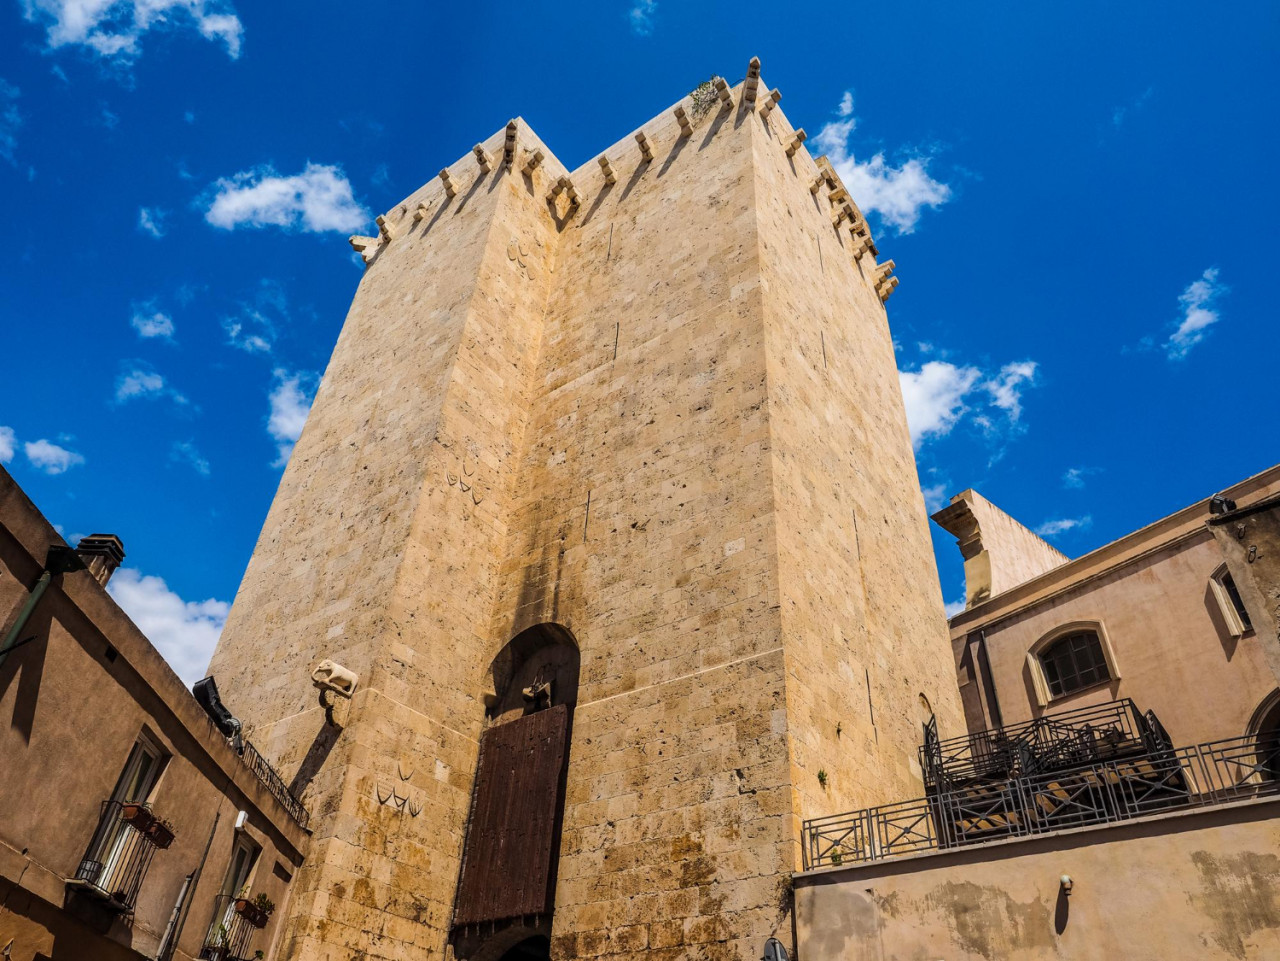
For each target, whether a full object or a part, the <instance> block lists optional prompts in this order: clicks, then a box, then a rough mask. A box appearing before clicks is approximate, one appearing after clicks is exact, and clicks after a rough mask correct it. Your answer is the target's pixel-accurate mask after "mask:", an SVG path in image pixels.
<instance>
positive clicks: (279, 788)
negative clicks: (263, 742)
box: [240, 741, 310, 828]
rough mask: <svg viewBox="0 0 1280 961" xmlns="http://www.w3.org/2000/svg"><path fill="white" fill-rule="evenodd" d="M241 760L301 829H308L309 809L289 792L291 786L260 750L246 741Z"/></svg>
mask: <svg viewBox="0 0 1280 961" xmlns="http://www.w3.org/2000/svg"><path fill="white" fill-rule="evenodd" d="M240 760H242V761H243V762H244V764H245V767H247V768H248V769H249V770H250V771H252V772H253V774H254V776H255V777H256V778H257V779H258V780H259V781H261V782H262V783H263V785H264V786H265V787H266V789H267V790H268V791H270V792H271V796H272V797H273V798H275V799H276V800H277V801H279V802H280V804H281V805H282V806H283V807H284V809H285V810H286V811H288V812H289V817H291V818H293V819H294V820H295V821H297V822H298V825H299V827H302V828H306V827H307V824H308V822H309V821H310V816H309V815H308V814H307V809H306V808H304V807H303V806H302V802H301V801H299V800H298V799H297V798H296V797H294V796H293V792H291V791H290V790H289V785H287V784H285V783H284V779H283V778H281V777H280V775H279V774H277V773H276V769H275V768H273V767H272V766H271V762H269V761H268V760H267V759H266V758H265V757H263V756H262V755H261V754H259V753H258V749H257V748H256V747H254V746H253V745H252V744H251V743H250V742H248V741H245V742H244V743H243V745H242V749H241V751H240Z"/></svg>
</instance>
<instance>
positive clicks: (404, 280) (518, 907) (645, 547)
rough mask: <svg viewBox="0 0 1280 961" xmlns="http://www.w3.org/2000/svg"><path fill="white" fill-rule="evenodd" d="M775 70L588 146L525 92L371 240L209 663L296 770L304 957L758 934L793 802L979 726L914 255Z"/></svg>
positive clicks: (288, 937)
mask: <svg viewBox="0 0 1280 961" xmlns="http://www.w3.org/2000/svg"><path fill="white" fill-rule="evenodd" d="M758 70H759V67H758V63H753V64H752V66H751V68H750V72H749V75H748V77H747V79H746V80H745V81H744V82H743V83H742V84H739V85H737V86H735V87H732V88H731V87H729V86H728V85H727V84H725V83H724V82H723V81H716V82H709V83H707V84H705V85H703V86H702V87H701V88H699V89H698V90H696V91H694V92H693V93H692V94H691V95H690V96H688V97H685V98H683V99H682V100H680V101H679V102H678V103H677V104H675V105H674V106H673V108H672V109H670V110H668V111H666V112H664V113H663V114H662V115H661V116H659V117H657V118H655V119H654V120H652V121H650V122H648V123H646V124H645V125H644V126H643V127H642V128H641V129H640V130H638V131H636V132H635V133H634V134H632V135H628V136H627V137H625V138H623V139H622V140H621V141H620V142H618V143H616V144H614V145H612V146H610V147H608V148H607V149H606V150H605V151H604V153H602V154H601V155H599V156H598V157H593V158H591V159H590V160H589V161H588V162H586V163H585V164H583V165H581V166H580V167H578V168H577V169H575V170H573V171H572V172H569V171H567V170H566V169H565V167H564V166H563V165H562V164H561V163H560V162H559V161H558V160H557V159H556V157H555V156H554V155H553V154H552V152H551V150H550V148H549V147H547V146H546V145H545V144H543V143H542V142H541V141H540V140H539V139H538V137H537V136H536V135H535V134H534V132H533V131H532V130H531V129H530V128H529V127H528V125H527V124H525V123H524V122H523V121H521V120H513V121H512V122H511V123H510V124H509V125H508V126H507V127H506V129H504V130H500V131H499V132H498V133H496V134H495V135H494V136H492V137H490V138H488V139H487V140H486V141H484V142H483V143H481V144H477V145H476V147H475V149H474V151H473V152H471V153H469V154H467V155H466V156H465V157H464V158H463V159H462V160H460V161H458V162H457V163H455V164H452V165H451V166H450V167H448V168H446V169H445V170H444V171H442V172H441V174H440V177H439V178H437V179H435V180H433V181H432V182H430V183H428V184H427V185H426V186H424V187H422V188H421V189H419V190H417V191H415V192H414V193H413V194H412V195H410V196H409V197H407V198H405V200H404V201H403V202H401V203H399V204H397V205H395V206H394V207H392V208H391V209H390V210H389V211H388V212H387V213H386V214H385V215H384V216H383V217H381V218H379V226H380V236H378V237H376V238H353V244H354V245H355V246H356V248H357V249H359V250H361V251H362V253H363V256H364V258H365V260H366V263H367V269H366V272H365V275H364V277H363V279H362V281H361V283H360V286H359V289H358V290H357V292H356V295H355V300H354V302H353V304H352V307H351V311H350V313H349V315H348V317H347V320H346V324H345V326H344V328H343V331H342V334H341V336H340V337H339V340H338V344H337V347H336V348H335V351H334V354H333V357H332V359H331V361H330V363H329V366H328V369H327V371H326V373H325V376H324V380H323V382H322V383H321V385H320V388H319V391H318V393H317V395H316V399H315V403H314V405H313V407H312V409H311V414H310V417H309V419H308V422H307V425H306V429H305V430H304V431H303V434H302V436H301V438H300V440H299V442H298V445H297V447H296V449H295V451H294V454H293V457H292V460H291V462H290V464H289V466H288V468H287V469H286V471H285V474H284V478H283V480H282V482H281V485H280V489H279V492H278V494H277V496H276V499H275V502H274V503H273V505H272V507H271V511H270V513H269V515H268V517H267V520H266V524H265V526H264V528H263V532H262V535H261V537H260V539H259V541H258V545H257V548H256V549H255V551H254V554H253V557H252V559H251V561H250V563H249V567H248V571H247V572H246V575H245V578H244V581H243V583H242V585H241V587H240V591H239V593H238V595H237V597H236V601H235V604H234V606H233V608H232V611H231V614H230V617H229V619H228V621H227V625H226V629H225V631H224V633H223V635H222V640H221V642H220V644H219V646H218V649H217V652H216V654H215V655H214V659H213V663H212V665H211V668H210V671H211V673H212V674H213V675H215V676H216V677H217V679H218V683H219V684H220V686H221V687H222V689H223V690H224V691H225V692H226V693H227V702H228V705H229V706H230V707H231V709H232V710H233V711H236V712H237V713H240V714H242V715H243V717H244V719H245V720H246V722H247V724H248V725H249V728H250V730H251V732H252V736H253V738H254V740H255V741H256V742H257V743H259V744H261V745H263V746H264V750H266V752H267V754H268V756H269V757H271V758H272V760H273V761H274V762H276V763H277V764H278V765H279V766H280V767H281V769H282V770H284V771H286V772H293V771H303V772H305V775H300V776H299V779H300V782H301V783H302V785H303V794H302V797H303V800H304V801H305V802H306V803H307V804H308V806H309V807H310V808H311V810H312V813H313V817H314V825H315V830H316V837H315V840H314V842H313V845H312V853H311V856H310V857H309V859H308V861H307V863H306V864H305V865H304V866H303V869H302V871H301V872H300V874H299V879H298V882H297V887H296V892H295V895H294V897H293V899H292V901H291V904H290V908H289V917H288V919H287V922H286V933H285V938H284V941H283V944H282V953H281V957H282V958H289V959H308V961H309V959H320V958H326V959H328V958H347V957H351V956H359V957H362V958H370V959H374V958H378V959H406V958H441V957H445V956H446V954H447V953H452V954H453V955H456V956H459V957H474V958H477V959H489V958H497V957H499V956H502V955H503V954H504V952H507V951H510V952H511V953H510V955H509V956H510V957H513V958H514V957H547V956H552V957H556V958H580V957H598V956H603V955H610V956H614V957H620V958H623V957H641V956H644V957H655V956H656V957H671V958H677V957H701V958H726V959H727V958H736V959H743V961H746V959H755V958H758V957H760V954H761V952H762V949H763V945H764V943H765V941H766V940H767V939H768V938H770V937H776V938H778V939H780V940H781V941H783V942H784V943H787V944H790V943H791V941H792V918H791V901H790V896H791V895H790V891H791V887H790V877H791V873H792V871H793V870H794V869H795V868H796V867H797V865H798V864H799V859H800V851H799V832H800V825H801V822H802V820H803V819H804V818H806V817H810V816H813V815H815V814H820V813H825V812H827V811H837V810H842V809H845V808H847V807H850V806H855V805H862V804H872V803H877V802H879V801H881V800H888V799H890V798H892V797H896V796H900V795H902V794H903V793H912V792H916V791H918V790H919V789H920V783H921V781H920V776H921V773H920V769H919V766H918V762H917V758H916V743H917V740H918V733H917V732H918V730H919V725H920V722H921V720H922V718H924V717H927V716H928V715H929V714H931V713H936V714H937V715H938V716H939V717H941V718H943V719H945V723H946V724H948V725H952V726H959V725H960V724H961V723H962V721H961V709H960V703H959V698H958V696H957V693H956V690H955V683H954V679H953V674H952V666H951V662H950V656H949V653H948V650H947V645H946V638H945V629H944V624H945V621H944V617H943V614H942V600H941V593H940V590H939V586H938V580H937V575H936V572H935V570H934V566H933V563H932V560H931V556H930V548H929V535H928V530H927V523H928V520H927V516H926V514H925V510H924V505H923V502H922V498H921V494H920V491H919V486H918V482H917V476H916V470H915V463H914V459H913V454H912V447H911V439H910V436H909V433H908V430H907V424H906V418H905V414H904V410H903V403H902V397H901V393H900V390H899V387H898V381H897V372H896V366H895V363H894V356H893V346H892V339H891V336H890V333H889V329H888V325H887V321H886V314H885V309H884V306H883V300H884V298H886V297H887V296H888V294H889V292H890V291H891V290H892V288H893V286H894V284H896V280H894V279H893V278H892V277H891V276H890V273H891V271H892V262H886V263H882V264H877V260H876V252H875V248H874V244H873V243H872V240H871V237H870V234H869V232H868V229H867V225H866V222H865V220H864V219H863V218H862V217H861V215H860V213H859V212H858V211H857V209H856V207H855V206H854V205H853V204H852V202H851V201H850V200H849V198H848V194H847V191H846V190H845V189H844V187H843V185H842V184H840V183H839V179H838V177H837V176H836V175H835V173H834V171H833V170H832V169H831V167H830V165H829V164H826V163H825V162H824V161H821V160H818V161H815V160H814V159H813V158H811V157H810V156H809V155H808V153H807V152H806V151H805V149H804V148H803V146H802V143H803V140H804V135H803V131H797V130H795V129H793V128H792V126H791V125H790V123H788V121H787V119H786V117H785V116H784V114H783V112H782V111H781V110H780V109H778V108H777V106H776V105H777V102H778V97H779V96H780V95H779V94H777V92H776V91H775V92H773V93H770V92H769V91H768V88H767V87H766V86H764V85H763V83H762V82H761V80H760V78H759V74H758ZM321 660H329V661H332V662H336V663H337V664H339V665H341V666H342V667H343V668H344V669H346V670H347V671H348V672H349V673H350V674H352V675H355V676H356V677H357V678H358V681H357V686H356V688H355V693H354V697H353V698H352V700H351V702H350V704H349V708H348V714H347V716H346V718H345V720H344V722H343V731H342V733H341V735H340V736H339V737H338V738H337V739H336V740H326V739H325V738H324V737H323V732H324V731H325V729H326V728H325V721H324V717H323V712H322V710H321V709H320V708H317V707H316V706H315V704H314V696H313V695H314V692H313V691H312V690H311V685H310V681H309V678H310V675H311V673H312V671H313V669H314V668H315V667H316V665H317V664H318V662H320V661H321Z"/></svg>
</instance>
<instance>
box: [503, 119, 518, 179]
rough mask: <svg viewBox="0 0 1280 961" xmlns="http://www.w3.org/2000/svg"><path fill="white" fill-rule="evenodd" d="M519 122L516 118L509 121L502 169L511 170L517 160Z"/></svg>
mask: <svg viewBox="0 0 1280 961" xmlns="http://www.w3.org/2000/svg"><path fill="white" fill-rule="evenodd" d="M518 129H519V124H517V123H516V122H515V121H514V120H509V121H507V139H506V141H505V142H504V143H503V145H502V169H503V170H510V169H511V167H512V165H513V164H514V163H515V162H516V131H517V130H518Z"/></svg>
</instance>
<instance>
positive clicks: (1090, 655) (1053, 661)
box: [1040, 631, 1111, 697]
mask: <svg viewBox="0 0 1280 961" xmlns="http://www.w3.org/2000/svg"><path fill="white" fill-rule="evenodd" d="M1040 666H1041V668H1042V669H1043V670H1044V679H1045V682H1046V683H1047V684H1048V685H1049V694H1050V696H1051V697H1061V696H1062V695H1063V694H1070V693H1071V692H1072V691H1078V690H1080V689H1081V688H1085V687H1090V686H1092V685H1094V684H1097V683H1099V682H1100V681H1108V680H1110V679H1111V672H1110V670H1109V669H1108V667H1107V658H1106V655H1105V654H1103V651H1102V641H1101V640H1100V639H1099V638H1098V634H1097V632H1096V631H1076V632H1074V633H1071V634H1067V635H1065V636H1063V637H1060V638H1058V639H1057V640H1055V641H1054V642H1053V643H1052V644H1050V645H1049V646H1048V647H1047V648H1045V649H1044V650H1043V651H1041V652H1040Z"/></svg>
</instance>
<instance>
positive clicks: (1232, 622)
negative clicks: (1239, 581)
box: [1209, 564, 1253, 637]
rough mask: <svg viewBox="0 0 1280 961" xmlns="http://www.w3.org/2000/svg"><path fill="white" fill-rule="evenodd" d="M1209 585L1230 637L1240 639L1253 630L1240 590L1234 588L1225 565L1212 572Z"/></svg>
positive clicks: (1234, 584) (1232, 580)
mask: <svg viewBox="0 0 1280 961" xmlns="http://www.w3.org/2000/svg"><path fill="white" fill-rule="evenodd" d="M1209 585H1210V587H1212V588H1213V595H1214V597H1216V598H1217V600H1218V608H1219V610H1221V611H1222V619H1223V620H1224V621H1226V623H1227V630H1228V631H1230V632H1231V636H1232V637H1240V636H1241V635H1242V634H1244V633H1245V632H1247V631H1251V630H1253V624H1252V623H1251V622H1250V621H1249V612H1248V611H1247V610H1246V609H1245V606H1244V601H1243V600H1242V599H1241V597H1240V590H1239V589H1238V588H1237V587H1236V582H1235V580H1234V579H1233V578H1232V576H1231V572H1230V571H1229V570H1227V565H1226V564H1223V565H1222V566H1221V567H1219V568H1218V569H1217V570H1216V571H1214V572H1213V577H1212V578H1210V580H1209Z"/></svg>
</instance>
